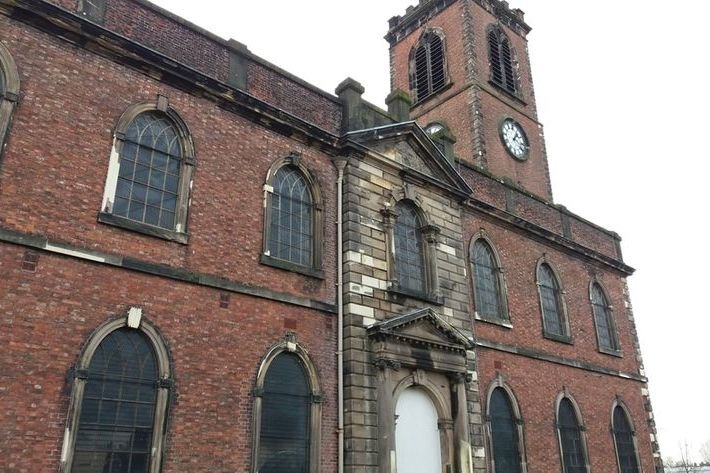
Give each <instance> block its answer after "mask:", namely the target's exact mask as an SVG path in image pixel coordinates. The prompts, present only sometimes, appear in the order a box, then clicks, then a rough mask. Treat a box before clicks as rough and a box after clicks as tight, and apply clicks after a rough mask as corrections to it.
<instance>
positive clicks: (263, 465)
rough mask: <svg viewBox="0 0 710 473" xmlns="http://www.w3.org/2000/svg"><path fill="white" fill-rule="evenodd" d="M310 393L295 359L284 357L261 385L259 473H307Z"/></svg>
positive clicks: (274, 362) (303, 372)
mask: <svg viewBox="0 0 710 473" xmlns="http://www.w3.org/2000/svg"><path fill="white" fill-rule="evenodd" d="M309 424H310V389H309V385H308V381H307V378H306V372H305V370H304V368H303V365H302V364H301V361H300V360H299V359H298V357H297V356H296V355H293V354H290V353H284V354H281V355H279V356H277V357H276V358H275V359H274V361H273V362H272V363H271V365H270V366H269V371H268V372H267V373H266V379H265V382H264V394H263V397H262V407H261V436H260V438H259V468H258V471H259V473H306V472H307V471H308V457H309V448H308V446H309V443H310V436H309V431H310V429H309Z"/></svg>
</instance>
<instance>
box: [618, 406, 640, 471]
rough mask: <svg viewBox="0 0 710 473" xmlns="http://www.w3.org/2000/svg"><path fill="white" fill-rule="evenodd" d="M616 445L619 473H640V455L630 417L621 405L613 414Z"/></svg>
mask: <svg viewBox="0 0 710 473" xmlns="http://www.w3.org/2000/svg"><path fill="white" fill-rule="evenodd" d="M612 427H613V433H614V444H615V445H616V457H617V460H618V462H619V473H639V472H640V471H641V470H640V469H639V463H638V455H637V454H636V442H635V440H634V431H633V429H632V428H631V423H630V422H629V417H628V415H627V414H626V411H625V410H624V408H623V407H621V406H620V405H618V404H617V405H616V407H615V408H614V414H613V425H612Z"/></svg>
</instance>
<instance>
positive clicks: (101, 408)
mask: <svg viewBox="0 0 710 473" xmlns="http://www.w3.org/2000/svg"><path fill="white" fill-rule="evenodd" d="M158 378H159V376H158V367H157V362H156V357H155V353H154V352H153V349H152V347H151V346H150V343H149V341H148V339H147V338H146V336H145V335H144V334H143V333H142V332H140V331H138V330H132V329H129V328H122V329H119V330H115V331H113V332H111V333H110V334H109V335H108V336H107V337H106V338H104V339H103V341H102V342H101V343H100V344H99V346H98V348H97V349H96V352H95V353H94V355H93V357H92V359H91V363H90V365H89V370H88V380H87V383H86V387H85V390H84V397H83V400H82V403H81V417H80V420H79V428H78V431H77V433H76V443H75V447H74V460H73V463H72V468H71V471H72V473H97V472H102V473H129V472H130V473H146V472H148V471H149V470H148V469H149V467H150V459H151V447H152V438H153V425H154V416H155V403H156V395H157V389H158Z"/></svg>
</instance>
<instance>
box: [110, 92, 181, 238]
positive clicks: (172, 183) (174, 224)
mask: <svg viewBox="0 0 710 473" xmlns="http://www.w3.org/2000/svg"><path fill="white" fill-rule="evenodd" d="M193 167H194V150H193V146H192V140H191V138H190V133H189V131H188V129H187V126H186V125H185V124H184V122H183V121H182V120H181V119H180V117H179V116H178V115H177V113H175V111H173V110H172V109H170V108H168V106H167V99H165V98H164V97H160V98H159V100H158V103H157V104H140V105H136V106H133V107H131V108H130V109H129V110H128V111H126V112H125V113H124V114H123V116H122V117H121V119H120V120H119V124H118V126H117V128H116V133H115V139H114V149H113V152H112V154H111V161H110V164H109V172H108V177H107V179H106V189H105V191H104V201H103V207H102V212H101V214H100V215H99V219H100V220H101V221H103V222H105V223H111V224H116V225H120V226H123V227H126V228H129V229H131V230H135V231H139V232H142V233H147V234H150V235H153V236H158V237H162V238H166V239H172V240H176V241H180V242H183V243H185V242H187V211H188V208H187V207H188V202H189V191H190V181H191V179H192V168H193Z"/></svg>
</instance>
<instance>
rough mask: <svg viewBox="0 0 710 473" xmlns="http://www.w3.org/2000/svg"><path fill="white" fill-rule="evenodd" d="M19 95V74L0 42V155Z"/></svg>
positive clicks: (0, 154)
mask: <svg viewBox="0 0 710 473" xmlns="http://www.w3.org/2000/svg"><path fill="white" fill-rule="evenodd" d="M19 95H20V76H19V74H18V72H17V65H16V64H15V61H14V60H13V59H12V56H11V55H10V51H8V50H7V48H6V47H5V46H4V45H3V44H2V43H0V156H2V151H3V149H4V147H5V142H6V138H7V132H8V130H9V128H10V121H11V119H12V113H13V111H14V109H15V104H16V103H17V100H18V98H19Z"/></svg>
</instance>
